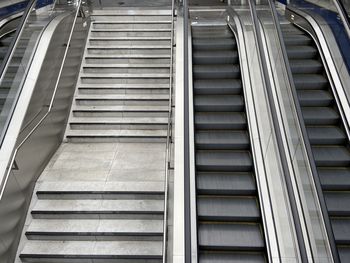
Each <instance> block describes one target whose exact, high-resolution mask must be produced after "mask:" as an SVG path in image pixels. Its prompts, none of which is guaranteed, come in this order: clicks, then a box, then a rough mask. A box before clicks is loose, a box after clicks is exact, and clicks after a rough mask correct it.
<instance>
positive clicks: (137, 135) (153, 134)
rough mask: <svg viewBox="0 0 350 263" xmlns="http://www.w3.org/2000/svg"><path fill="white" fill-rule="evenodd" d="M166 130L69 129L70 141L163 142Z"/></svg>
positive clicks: (67, 135) (68, 136) (68, 137)
mask: <svg viewBox="0 0 350 263" xmlns="http://www.w3.org/2000/svg"><path fill="white" fill-rule="evenodd" d="M166 136H167V131H166V130H69V131H68V132H67V134H66V137H67V139H68V141H72V142H92V141H93V142H165V140H166Z"/></svg>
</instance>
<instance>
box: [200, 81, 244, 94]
mask: <svg viewBox="0 0 350 263" xmlns="http://www.w3.org/2000/svg"><path fill="white" fill-rule="evenodd" d="M193 89H194V93H195V94H210V95H211V94H215V95H220V94H223V95H237V94H240V93H241V91H242V82H241V81H240V80H237V79H198V80H195V81H194V83H193Z"/></svg>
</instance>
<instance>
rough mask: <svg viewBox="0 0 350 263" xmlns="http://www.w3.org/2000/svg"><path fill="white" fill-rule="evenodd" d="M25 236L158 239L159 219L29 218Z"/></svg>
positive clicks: (40, 237)
mask: <svg viewBox="0 0 350 263" xmlns="http://www.w3.org/2000/svg"><path fill="white" fill-rule="evenodd" d="M25 234H26V237H27V238H28V239H29V240H64V241H69V240H72V241H73V240H77V241H83V240H85V241H88V240H91V241H94V240H99V241H103V240H123V241H127V240H128V241H137V240H138V241H141V240H148V241H152V240H153V241H156V240H159V241H160V240H162V237H163V221H162V220H137V219H134V220H123V219H114V220H111V219H101V220H99V219H84V220H82V219H80V220H79V219H74V220H62V219H33V220H32V221H31V223H30V225H29V227H28V229H27V230H26V233H25Z"/></svg>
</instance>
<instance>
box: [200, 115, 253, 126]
mask: <svg viewBox="0 0 350 263" xmlns="http://www.w3.org/2000/svg"><path fill="white" fill-rule="evenodd" d="M194 118H195V126H196V129H239V130H241V129H245V128H246V126H247V120H246V117H245V114H244V113H237V112H200V113H195V117H194Z"/></svg>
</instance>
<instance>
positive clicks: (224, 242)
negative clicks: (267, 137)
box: [192, 26, 266, 263]
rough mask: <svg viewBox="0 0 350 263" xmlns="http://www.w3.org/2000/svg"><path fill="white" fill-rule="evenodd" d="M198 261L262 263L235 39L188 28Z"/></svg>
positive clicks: (225, 30)
mask: <svg viewBox="0 0 350 263" xmlns="http://www.w3.org/2000/svg"><path fill="white" fill-rule="evenodd" d="M192 37H193V42H192V50H193V55H192V56H193V84H194V85H193V93H194V98H193V99H194V103H193V104H194V125H195V162H196V191H197V195H196V199H197V225H198V259H199V262H200V263H203V262H265V261H266V254H265V253H266V248H265V243H264V242H265V241H264V235H263V229H262V225H261V214H260V208H259V201H258V196H257V189H256V182H255V175H254V163H253V159H252V153H251V150H250V139H249V133H248V125H247V119H246V113H245V105H244V94H243V89H242V83H241V72H240V66H239V59H238V52H237V45H236V40H235V38H234V35H233V33H232V32H231V30H230V29H229V27H228V26H192Z"/></svg>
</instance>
